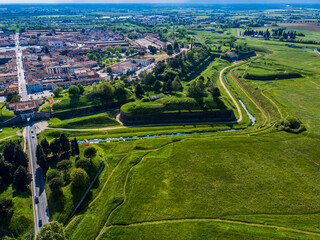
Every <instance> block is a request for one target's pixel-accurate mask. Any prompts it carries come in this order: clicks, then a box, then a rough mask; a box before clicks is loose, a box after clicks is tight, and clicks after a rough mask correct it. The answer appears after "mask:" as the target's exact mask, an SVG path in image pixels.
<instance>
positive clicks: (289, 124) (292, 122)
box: [277, 116, 306, 133]
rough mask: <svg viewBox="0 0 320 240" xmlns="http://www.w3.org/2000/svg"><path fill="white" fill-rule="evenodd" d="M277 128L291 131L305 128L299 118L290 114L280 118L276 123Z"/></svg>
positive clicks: (299, 131) (295, 131) (300, 130)
mask: <svg viewBox="0 0 320 240" xmlns="http://www.w3.org/2000/svg"><path fill="white" fill-rule="evenodd" d="M277 128H278V129H279V130H283V131H286V132H291V133H301V132H303V131H306V128H305V126H304V125H303V124H302V122H301V121H300V120H299V119H297V118H295V117H291V116H287V117H286V118H284V119H281V120H280V122H279V123H278V124H277Z"/></svg>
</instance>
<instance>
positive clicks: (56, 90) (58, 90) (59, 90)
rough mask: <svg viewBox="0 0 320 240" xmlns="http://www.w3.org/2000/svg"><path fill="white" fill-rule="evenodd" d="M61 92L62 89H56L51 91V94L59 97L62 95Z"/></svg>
mask: <svg viewBox="0 0 320 240" xmlns="http://www.w3.org/2000/svg"><path fill="white" fill-rule="evenodd" d="M62 90H63V88H62V87H56V88H55V89H53V91H52V92H53V94H54V96H56V97H59V96H60V94H61V93H62Z"/></svg>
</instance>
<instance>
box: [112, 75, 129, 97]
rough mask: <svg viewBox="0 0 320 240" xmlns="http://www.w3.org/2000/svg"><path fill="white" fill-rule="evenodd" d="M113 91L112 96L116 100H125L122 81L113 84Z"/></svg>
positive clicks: (125, 93) (125, 94)
mask: <svg viewBox="0 0 320 240" xmlns="http://www.w3.org/2000/svg"><path fill="white" fill-rule="evenodd" d="M114 89H115V91H114V96H115V97H116V99H118V100H121V99H125V98H126V96H127V90H126V89H125V86H124V83H123V82H122V81H120V80H118V81H117V82H116V83H115V84H114Z"/></svg>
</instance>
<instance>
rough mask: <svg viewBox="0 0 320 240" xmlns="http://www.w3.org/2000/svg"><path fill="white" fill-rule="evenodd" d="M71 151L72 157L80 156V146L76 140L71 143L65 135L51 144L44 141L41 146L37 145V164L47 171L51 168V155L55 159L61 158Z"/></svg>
mask: <svg viewBox="0 0 320 240" xmlns="http://www.w3.org/2000/svg"><path fill="white" fill-rule="evenodd" d="M70 150H71V154H72V155H79V154H80V150H79V145H78V141H77V139H76V138H74V139H73V140H71V142H70V141H69V138H68V137H67V136H66V135H65V134H64V133H63V134H61V135H60V137H59V138H55V139H54V140H52V141H51V142H50V143H49V142H48V140H47V139H46V138H44V139H42V140H41V142H40V144H38V145H37V149H36V157H37V163H38V164H39V166H40V167H41V168H42V169H43V171H46V170H47V169H48V167H49V159H50V158H49V157H48V156H49V154H52V156H53V157H56V156H61V154H65V153H67V154H68V153H69V152H70Z"/></svg>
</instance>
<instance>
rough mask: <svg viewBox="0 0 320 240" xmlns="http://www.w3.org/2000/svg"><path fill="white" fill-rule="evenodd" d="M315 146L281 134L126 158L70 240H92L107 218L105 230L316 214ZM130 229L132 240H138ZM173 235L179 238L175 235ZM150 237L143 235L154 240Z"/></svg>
mask: <svg viewBox="0 0 320 240" xmlns="http://www.w3.org/2000/svg"><path fill="white" fill-rule="evenodd" d="M317 144H318V141H317V140H315V139H313V138H305V139H302V138H300V137H296V136H295V135H294V136H293V137H292V135H291V134H284V133H280V134H278V135H277V137H276V138H275V137H271V136H265V137H260V138H258V137H247V136H241V137H230V138H201V139H190V140H184V141H180V142H176V143H172V144H168V145H165V146H164V147H162V148H160V149H159V150H157V151H151V152H150V151H149V152H147V151H142V152H136V153H133V154H132V155H131V154H130V156H127V157H125V158H124V159H123V160H122V161H121V162H120V163H119V166H118V167H117V168H116V169H115V171H114V172H113V174H112V175H111V176H110V179H109V184H107V185H106V187H105V188H104V189H103V190H102V195H101V196H100V198H98V199H97V200H96V201H95V202H94V203H93V204H92V205H91V206H90V207H89V208H88V209H87V210H86V212H84V213H83V214H81V215H79V216H78V217H77V218H76V219H75V221H74V222H73V223H72V224H71V225H70V226H69V228H67V232H68V234H70V235H69V236H70V238H71V239H79V238H81V239H94V238H95V237H96V236H97V235H98V234H99V232H100V229H101V228H102V227H103V226H104V225H105V224H106V223H107V220H108V219H109V222H108V224H107V226H108V225H111V226H113V225H114V226H118V225H127V224H132V223H144V222H152V221H161V220H170V219H190V218H192V219H198V218H199V219H201V218H221V217H224V216H228V215H245V216H246V215H248V214H249V215H250V214H265V213H268V214H269V215H273V214H274V215H282V214H296V215H305V214H312V213H313V212H314V211H315V209H319V208H320V203H319V200H320V199H319V198H320V196H319V195H318V194H317V192H318V191H319V190H320V189H319V188H320V187H318V186H317V185H315V184H314V183H315V182H318V181H319V180H320V173H319V171H318V165H317V163H319V160H318V156H319V154H320V150H319V149H317V148H316V145H317ZM195 146H196V147H195ZM256 149H259V151H256ZM270 149H272V151H270ZM133 152H134V151H133ZM126 179H127V180H126ZM124 189H125V196H126V197H125V200H124ZM109 217H110V218H109ZM275 218H276V217H275ZM295 219H296V221H298V220H299V219H297V217H295ZM93 220H94V221H93ZM244 221H245V219H244ZM199 224H200V223H199ZM279 226H281V223H279ZM193 227H194V226H193ZM128 228H129V227H128ZM301 228H303V224H302V227H301ZM111 229H112V227H111ZM135 229H136V231H133V232H131V233H130V235H132V237H131V239H135V238H138V236H140V235H139V231H140V230H139V228H138V227H137V228H135ZM108 231H109V230H108V229H107V230H106V233H105V234H107V235H108V236H109V233H108ZM171 231H177V232H176V235H179V234H178V232H179V229H178V228H177V229H175V230H174V229H172V230H171ZM230 231H231V230H230ZM152 232H153V231H152V230H151V231H150V232H149V235H146V236H150V238H151V237H152V234H153V233H152ZM134 234H136V235H134ZM116 236H117V237H119V236H118V235H116ZM288 236H289V235H288ZM158 237H159V239H166V238H165V235H162V236H161V235H158ZM177 237H178V236H177ZM146 238H148V237H146ZM120 239H121V238H120ZM123 239H125V238H123ZM151 239H152V238H151ZM178 239H184V238H183V235H180V238H179V237H178ZM224 239H228V238H227V236H226V237H225V238H224Z"/></svg>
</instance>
